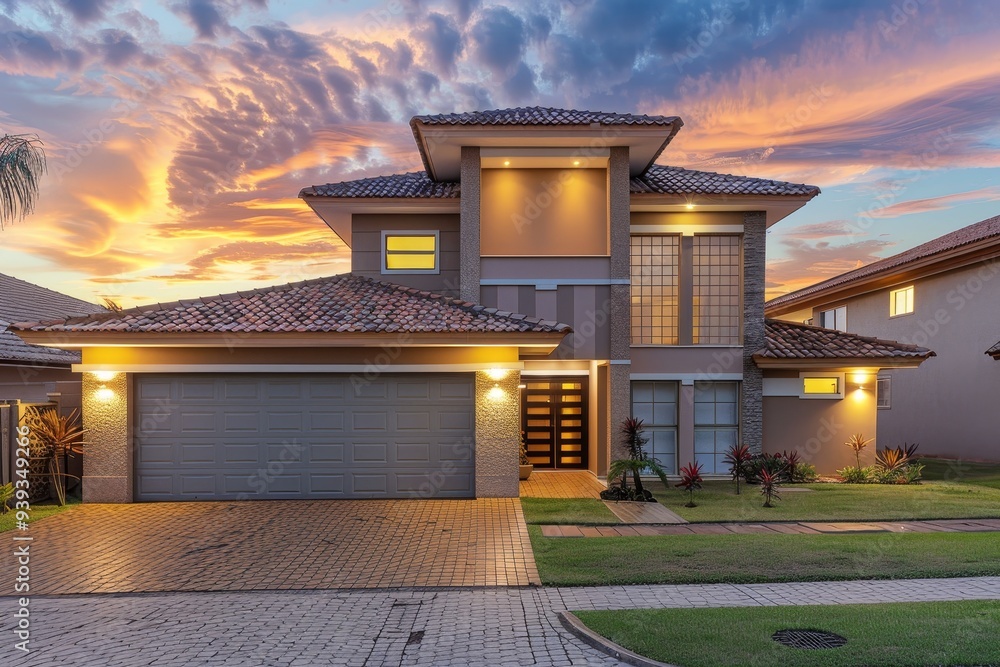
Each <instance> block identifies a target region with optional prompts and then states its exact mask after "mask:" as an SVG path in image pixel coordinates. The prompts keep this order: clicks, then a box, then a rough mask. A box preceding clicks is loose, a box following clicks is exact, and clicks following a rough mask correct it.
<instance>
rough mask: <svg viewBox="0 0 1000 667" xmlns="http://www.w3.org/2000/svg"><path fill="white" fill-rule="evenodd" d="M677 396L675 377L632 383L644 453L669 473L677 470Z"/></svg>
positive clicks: (634, 413) (635, 411)
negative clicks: (644, 438) (640, 421)
mask: <svg viewBox="0 0 1000 667" xmlns="http://www.w3.org/2000/svg"><path fill="white" fill-rule="evenodd" d="M677 396H678V386H677V382H676V381H672V380H657V381H654V382H638V381H636V382H633V383H632V416H633V417H635V418H636V419H641V420H642V422H643V426H644V427H645V428H644V433H645V434H646V437H648V438H649V442H648V443H646V453H647V454H649V455H650V456H652V457H653V458H655V459H657V460H658V461H659V462H660V465H661V466H662V467H663V469H664V470H666V471H667V474H671V475H672V474H676V473H677Z"/></svg>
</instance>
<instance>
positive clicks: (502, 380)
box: [476, 371, 521, 498]
mask: <svg viewBox="0 0 1000 667" xmlns="http://www.w3.org/2000/svg"><path fill="white" fill-rule="evenodd" d="M520 382H521V374H520V372H518V371H507V372H506V373H504V374H503V377H499V378H495V377H490V374H489V372H488V371H477V372H476V497H477V498H516V497H517V496H518V494H519V485H518V451H519V446H520V438H521V401H520V394H519V393H518V388H517V386H518V385H519V384H520Z"/></svg>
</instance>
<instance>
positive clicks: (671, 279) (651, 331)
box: [631, 234, 680, 345]
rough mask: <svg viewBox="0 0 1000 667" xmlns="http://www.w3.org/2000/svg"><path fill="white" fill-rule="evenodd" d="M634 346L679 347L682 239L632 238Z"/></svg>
mask: <svg viewBox="0 0 1000 667" xmlns="http://www.w3.org/2000/svg"><path fill="white" fill-rule="evenodd" d="M631 243H632V251H631V254H632V280H631V282H632V288H631V292H632V294H631V300H632V313H631V314H632V318H631V319H632V343H633V344H637V345H676V344H677V310H678V309H677V296H678V289H677V283H678V274H679V270H678V269H679V259H680V238H679V237H678V236H669V235H648V234H647V235H634V236H632V240H631Z"/></svg>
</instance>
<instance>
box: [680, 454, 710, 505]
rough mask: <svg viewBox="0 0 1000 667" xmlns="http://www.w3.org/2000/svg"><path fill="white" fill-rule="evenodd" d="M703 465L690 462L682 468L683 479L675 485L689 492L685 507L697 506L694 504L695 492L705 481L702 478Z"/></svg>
mask: <svg viewBox="0 0 1000 667" xmlns="http://www.w3.org/2000/svg"><path fill="white" fill-rule="evenodd" d="M701 467H702V466H701V464H700V463H689V464H687V465H686V466H684V467H682V468H681V471H680V472H681V481H679V482H678V483H677V484H675V486H678V487H680V488H682V489H684V490H685V491H687V492H688V501H687V502H686V503H684V507H697V505H695V504H694V492H695V491H697V490H698V489H700V488H701V483H702V481H703V480H702V478H701Z"/></svg>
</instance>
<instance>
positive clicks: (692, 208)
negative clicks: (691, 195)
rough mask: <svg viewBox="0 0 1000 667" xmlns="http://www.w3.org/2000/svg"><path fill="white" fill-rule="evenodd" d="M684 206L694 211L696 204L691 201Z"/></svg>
mask: <svg viewBox="0 0 1000 667" xmlns="http://www.w3.org/2000/svg"><path fill="white" fill-rule="evenodd" d="M684 208H686V209H687V210H689V211H693V210H694V204H692V203H691V202H688V203H687V205H686V206H685V207H684Z"/></svg>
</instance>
